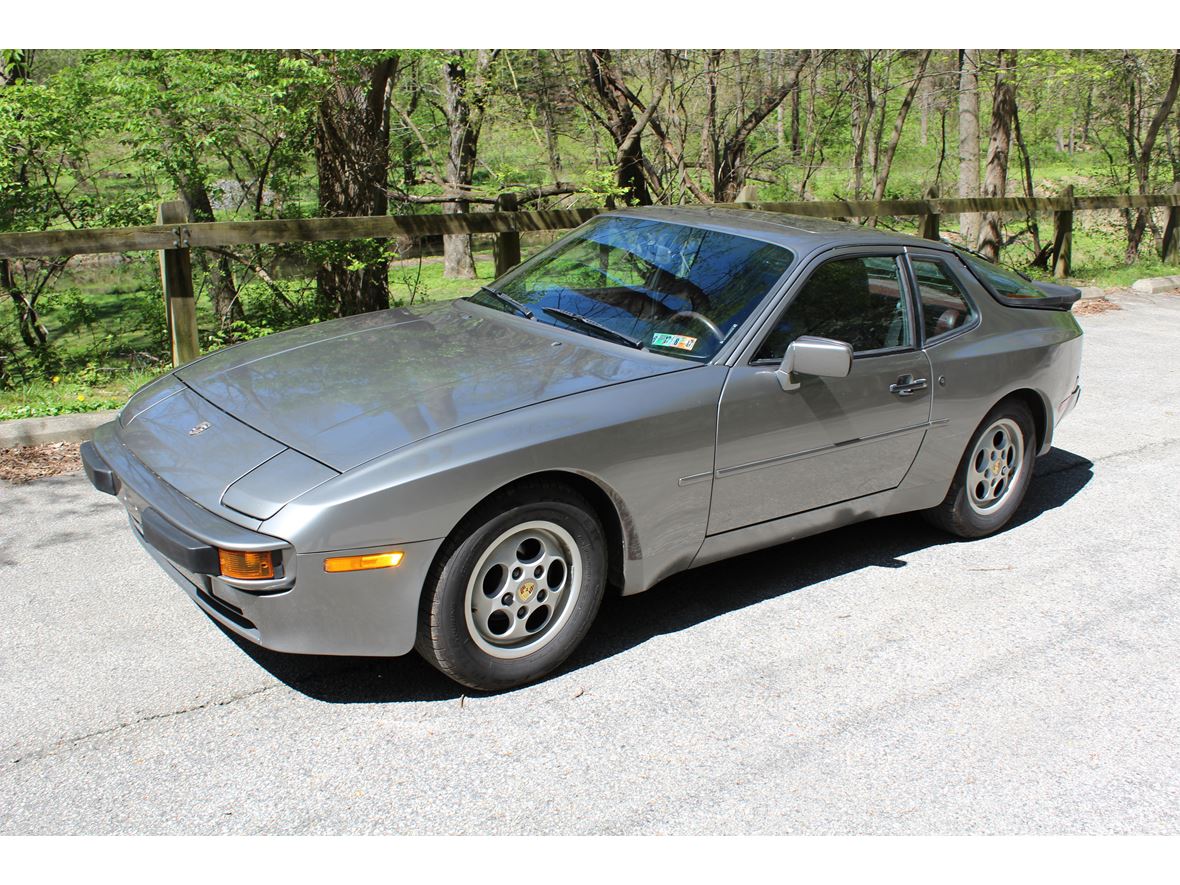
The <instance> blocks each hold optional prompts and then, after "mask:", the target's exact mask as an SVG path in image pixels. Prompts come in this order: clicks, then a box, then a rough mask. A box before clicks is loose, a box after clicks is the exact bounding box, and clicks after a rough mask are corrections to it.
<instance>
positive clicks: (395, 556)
mask: <svg viewBox="0 0 1180 885" xmlns="http://www.w3.org/2000/svg"><path fill="white" fill-rule="evenodd" d="M403 555H404V554H403V553H402V552H401V551H400V550H394V551H391V552H389V553H369V554H366V555H364V556H332V557H329V558H328V559H325V560H324V571H326V572H362V571H367V570H368V569H373V568H393V567H394V566H395V565H400V564H401V561H402V557H403Z"/></svg>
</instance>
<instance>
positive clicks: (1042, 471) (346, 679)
mask: <svg viewBox="0 0 1180 885" xmlns="http://www.w3.org/2000/svg"><path fill="white" fill-rule="evenodd" d="M1093 467H1094V465H1093V463H1092V462H1091V461H1089V460H1088V459H1087V458H1083V457H1081V456H1080V455H1075V454H1073V453H1072V452H1067V451H1064V450H1062V449H1056V448H1055V449H1053V450H1052V451H1051V452H1050V453H1049V454H1048V455H1046V456H1045V457H1043V458H1041V459H1039V460H1038V461H1037V465H1036V472H1035V473H1034V475H1033V481H1032V484H1031V485H1030V486H1029V490H1028V493H1027V495H1026V496H1025V500H1024V503H1023V504H1022V505H1021V508H1020V510H1019V511H1018V512H1017V514H1016V517H1015V519H1014V520H1013V522H1012V523H1011V525H1010V526H1009V527H1008V528H1007V529H1005V531H1011V530H1012V529H1013V528H1015V527H1016V526H1019V525H1023V524H1024V523H1026V522H1030V521H1032V520H1034V519H1036V518H1037V517H1039V516H1040V515H1041V514H1043V513H1045V512H1047V511H1049V510H1053V509H1055V508H1057V507H1060V506H1062V505H1063V504H1065V503H1066V502H1067V501H1069V500H1070V499H1071V498H1073V497H1074V495H1076V494H1077V493H1078V492H1079V491H1081V489H1082V488H1084V487H1085V485H1086V484H1087V483H1088V482H1089V481H1090V479H1091V478H1092V477H1093V475H1094V474H1093ZM962 543H970V542H965V541H962V540H960V539H957V538H952V537H950V536H948V535H946V534H945V533H943V532H940V531H939V530H937V529H935V528H933V527H932V526H930V525H929V524H928V523H927V522H925V521H924V520H923V519H922V518H921V517H920V516H919V515H917V514H913V513H908V514H902V515H900V516H890V517H885V518H883V519H874V520H870V521H868V522H862V523H857V524H855V525H851V526H846V527H844V528H841V529H836V530H834V531H830V532H825V533H824V534H820V535H814V536H812V537H810V538H807V539H806V540H804V541H794V542H790V543H787V544H780V545H778V546H776V547H770V548H767V549H766V550H760V551H758V552H756V553H749V554H746V555H744V556H740V557H737V558H734V559H730V560H726V561H724V562H719V563H713V564H711V565H707V566H703V567H701V568H697V569H693V570H691V571H688V572H683V573H681V574H678V575H674V576H672V577H670V578H668V579H667V580H665V581H662V582H660V583H659V584H658V585H656V586H655V587H653V588H652V589H651V590H649V591H647V592H646V593H642V594H639V595H637V596H631V597H626V598H622V597H618V596H608V598H607V599H606V601H605V602H604V603H603V606H602V610H601V612H600V613H599V615H598V619H597V620H596V621H595V623H594V626H593V628H592V629H591V631H590V634H589V635H588V636H587V637H586V639H585V641H584V642H583V643H582V646H581V647H580V648H579V649H578V650H576V651H575V652H574V654H573V656H572V657H571V658H570V660H569V661H568V662H567V663H566V664H565V665H564V666H563V667H562V668H561V669H560V670H559V671H558V673H567V672H571V671H573V670H579V669H581V668H583V667H586V666H589V665H591V664H594V663H596V662H598V661H601V660H603V659H605V658H609V657H611V656H613V655H616V654H619V653H620V652H623V651H626V650H627V649H630V648H633V647H635V646H637V645H640V644H642V643H644V642H646V641H647V640H649V639H651V638H652V637H654V636H659V635H662V634H666V633H675V632H677V631H679V630H683V629H686V628H688V627H691V626H693V625H695V624H699V623H701V622H703V621H708V620H710V619H712V618H716V617H718V616H720V615H724V614H727V613H729V612H733V611H737V610H739V609H743V608H746V607H748V606H751V605H757V604H758V603H760V602H764V601H766V600H768V599H773V598H775V597H779V596H784V595H786V594H788V593H793V592H794V591H796V590H799V589H801V588H804V587H809V586H811V585H813V584H818V583H821V582H823V581H826V580H829V579H831V578H835V577H838V576H840V575H844V574H848V573H850V572H855V571H859V570H861V569H865V568H870V567H877V568H904V567H905V565H906V560H905V559H904V557H905V556H907V555H908V554H911V553H915V552H917V551H919V550H924V549H927V548H930V547H938V546H942V545H945V544H962ZM735 570H740V572H741V574H742V579H741V581H740V582H739V583H735V582H734V579H733V575H734V572H735ZM223 632H224V633H225V634H226V636H228V637H229V638H230V639H231V640H233V641H234V643H235V644H237V646H238V647H239V648H241V649H242V651H243V652H245V653H246V654H247V655H249V656H250V657H251V658H253V659H254V661H255V662H257V663H258V664H259V666H261V667H263V668H264V669H266V670H267V671H268V672H270V673H271V674H272V675H273V676H274V677H275V678H277V679H279V680H280V681H282V682H284V683H286V684H287V685H289V686H290V687H291V688H293V689H295V690H296V691H299V692H301V693H302V694H305V695H307V696H309V697H312V698H315V699H317V700H321V701H326V702H329V703H383V702H405V701H438V700H448V699H450V700H453V699H455V698H459V697H461V696H463V695H468V696H471V695H479V694H480V693H479V692H475V691H471V690H469V689H464V688H463V687H462V686H459V685H456V684H455V683H453V682H451V681H450V680H449V679H447V678H446V677H444V676H443V675H442V674H440V673H439V672H438V671H436V670H435V669H434V668H433V667H431V666H430V665H429V664H427V663H426V662H425V661H423V660H422V659H421V658H420V657H418V655H416V654H409V655H405V656H403V657H400V658H356V657H329V656H317V655H291V654H282V653H279V652H272V651H269V650H267V649H264V648H259V647H258V646H255V645H253V644H252V643H250V642H247V641H246V640H244V639H241V638H239V637H237V636H236V635H234V634H233V633H230V632H229V631H228V630H224V629H223ZM518 690H519V691H527V690H528V689H527V687H526V688H524V689H518Z"/></svg>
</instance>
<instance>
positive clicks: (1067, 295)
mask: <svg viewBox="0 0 1180 885" xmlns="http://www.w3.org/2000/svg"><path fill="white" fill-rule="evenodd" d="M1033 287H1034V288H1035V289H1037V290H1038V291H1040V292H1044V293H1045V297H1044V298H1036V299H1029V301H1028V302H1027V303H1025V304H1014V305H1013V306H1015V307H1040V308H1045V309H1047V310H1069V309H1070V308H1071V307H1073V305H1074V302H1075V301H1077V300H1078V299H1079V298H1081V297H1082V290H1081V289H1075V288H1074V287H1073V286H1063V285H1061V284H1060V283H1033ZM1013 300H1015V299H1013ZM1009 303H1010V302H1009Z"/></svg>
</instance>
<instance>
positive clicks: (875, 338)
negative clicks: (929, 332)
mask: <svg viewBox="0 0 1180 885" xmlns="http://www.w3.org/2000/svg"><path fill="white" fill-rule="evenodd" d="M910 328H911V327H910V308H909V299H907V298H906V296H905V290H904V289H903V288H902V285H901V274H900V273H899V272H898V268H897V261H896V259H894V258H893V257H891V256H871V257H869V256H862V257H859V258H841V259H837V260H835V261H829V262H827V263H826V264H823V265H821V266H820V267H819V268H817V269H816V270H815V271H814V272H813V273H812V275H811V277H810V278H809V279H808V280H807V282H806V283H804V284H803V288H802V289H800V290H799V292H798V293H797V294H796V295H795V297H794V298H793V299H792V300H791V303H790V304H788V305H787V308H786V310H785V311H784V312H783V314H782V316H781V317H780V318H779V321H778V323H777V324H776V325H775V327H774V329H773V330H772V331H771V333H770V334H769V335H768V336H767V337H766V340H765V341H763V342H762V346H761V347H760V348H759V349H758V353H757V354H756V355H755V357H754V359H755V361H760V360H774V361H776V362H777V361H779V360H781V359H782V358H783V354H785V353H786V352H787V346H788V345H789V344H790V343H791V342H792V341H794V340H795V339H796V338H798V337H800V336H801V335H815V336H818V337H820V338H832V339H835V340H836V341H845V342H847V343H848V344H851V345H852V350H853V352H854V353H864V352H867V351H873V350H885V349H893V348H898V347H908V346H909V345H910V343H911V341H912V340H913V339H912V336H911V333H910Z"/></svg>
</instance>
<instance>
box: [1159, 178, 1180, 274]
mask: <svg viewBox="0 0 1180 885" xmlns="http://www.w3.org/2000/svg"><path fill="white" fill-rule="evenodd" d="M1172 192H1173V193H1176V194H1180V182H1177V183H1176V185H1175V187H1173V188H1172ZM1160 257H1161V258H1162V259H1163V260H1164V263H1165V264H1178V263H1180V206H1169V207H1168V220H1167V223H1166V224H1164V242H1163V246H1162V248H1161V249H1160Z"/></svg>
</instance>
